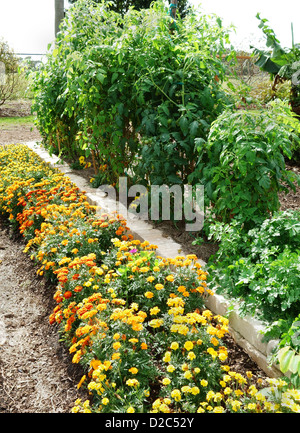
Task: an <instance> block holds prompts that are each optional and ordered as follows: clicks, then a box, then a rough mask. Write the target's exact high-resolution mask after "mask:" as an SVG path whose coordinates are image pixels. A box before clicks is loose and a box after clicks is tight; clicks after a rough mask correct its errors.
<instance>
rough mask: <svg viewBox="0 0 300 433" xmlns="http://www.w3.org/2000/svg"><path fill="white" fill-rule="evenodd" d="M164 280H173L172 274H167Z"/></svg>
mask: <svg viewBox="0 0 300 433" xmlns="http://www.w3.org/2000/svg"><path fill="white" fill-rule="evenodd" d="M166 280H167V281H170V282H171V283H172V282H173V281H174V275H168V276H167V277H166Z"/></svg>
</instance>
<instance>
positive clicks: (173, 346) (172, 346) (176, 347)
mask: <svg viewBox="0 0 300 433" xmlns="http://www.w3.org/2000/svg"><path fill="white" fill-rule="evenodd" d="M170 347H171V349H172V350H177V349H178V347H179V344H178V343H177V341H173V342H172V343H171V346H170Z"/></svg>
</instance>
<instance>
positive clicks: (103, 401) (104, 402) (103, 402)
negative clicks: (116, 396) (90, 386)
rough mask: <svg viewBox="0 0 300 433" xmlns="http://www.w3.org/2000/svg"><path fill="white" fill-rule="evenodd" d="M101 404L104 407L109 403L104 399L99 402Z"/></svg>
mask: <svg viewBox="0 0 300 433" xmlns="http://www.w3.org/2000/svg"><path fill="white" fill-rule="evenodd" d="M101 403H102V404H104V406H106V405H107V404H108V403H109V399H108V398H106V397H105V398H103V399H102V400H101Z"/></svg>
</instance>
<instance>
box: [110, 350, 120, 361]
mask: <svg viewBox="0 0 300 433" xmlns="http://www.w3.org/2000/svg"><path fill="white" fill-rule="evenodd" d="M120 357H121V355H120V353H118V352H116V353H113V354H112V356H111V359H112V360H116V359H120Z"/></svg>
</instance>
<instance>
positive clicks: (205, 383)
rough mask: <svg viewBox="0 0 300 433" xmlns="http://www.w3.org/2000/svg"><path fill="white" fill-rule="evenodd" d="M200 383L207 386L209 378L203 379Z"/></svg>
mask: <svg viewBox="0 0 300 433" xmlns="http://www.w3.org/2000/svg"><path fill="white" fill-rule="evenodd" d="M200 384H201V386H203V387H205V386H207V385H208V382H207V380H205V379H202V380H201V382H200Z"/></svg>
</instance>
